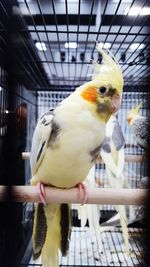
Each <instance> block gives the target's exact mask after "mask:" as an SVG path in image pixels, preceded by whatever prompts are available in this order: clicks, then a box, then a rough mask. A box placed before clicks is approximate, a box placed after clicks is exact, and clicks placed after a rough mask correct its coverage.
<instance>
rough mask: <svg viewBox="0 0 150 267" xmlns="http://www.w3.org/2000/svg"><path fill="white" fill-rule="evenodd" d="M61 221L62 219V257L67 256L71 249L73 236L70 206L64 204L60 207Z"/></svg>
mask: <svg viewBox="0 0 150 267" xmlns="http://www.w3.org/2000/svg"><path fill="white" fill-rule="evenodd" d="M60 212H61V219H60V227H61V244H60V249H61V252H62V255H63V256H65V255H66V254H67V251H68V248H69V240H70V235H71V213H70V207H69V205H68V204H62V205H61V207H60Z"/></svg>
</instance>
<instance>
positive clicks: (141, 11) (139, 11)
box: [125, 6, 150, 16]
mask: <svg viewBox="0 0 150 267" xmlns="http://www.w3.org/2000/svg"><path fill="white" fill-rule="evenodd" d="M127 13H128V15H129V16H138V15H139V16H148V15H150V7H143V8H141V7H140V6H136V7H131V8H130V9H129V8H127V9H126V10H125V15H126V14H127Z"/></svg>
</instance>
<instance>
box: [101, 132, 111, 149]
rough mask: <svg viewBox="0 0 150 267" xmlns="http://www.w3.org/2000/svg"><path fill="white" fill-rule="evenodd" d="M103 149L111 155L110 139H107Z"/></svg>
mask: <svg viewBox="0 0 150 267" xmlns="http://www.w3.org/2000/svg"><path fill="white" fill-rule="evenodd" d="M101 149H102V150H104V151H105V152H106V153H111V147H110V137H107V136H106V137H105V139H104V141H103V143H102V146H101Z"/></svg>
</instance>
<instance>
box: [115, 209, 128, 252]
mask: <svg viewBox="0 0 150 267" xmlns="http://www.w3.org/2000/svg"><path fill="white" fill-rule="evenodd" d="M117 209H118V211H119V214H120V224H121V227H122V233H123V239H124V243H125V250H126V253H127V255H129V254H130V250H129V233H128V226H127V216H126V211H125V206H118V208H117Z"/></svg>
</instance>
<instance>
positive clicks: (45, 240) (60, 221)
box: [32, 204, 71, 267]
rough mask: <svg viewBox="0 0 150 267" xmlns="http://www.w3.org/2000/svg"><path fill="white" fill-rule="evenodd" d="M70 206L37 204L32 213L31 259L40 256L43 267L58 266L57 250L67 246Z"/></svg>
mask: <svg viewBox="0 0 150 267" xmlns="http://www.w3.org/2000/svg"><path fill="white" fill-rule="evenodd" d="M70 220H71V219H70V207H69V205H67V204H62V205H59V204H47V205H46V206H43V204H38V205H37V207H36V209H35V214H34V227H33V237H32V238H33V259H34V260H36V259H37V258H38V257H39V256H40V255H41V256H42V266H43V267H58V266H59V259H58V250H59V249H61V251H62V254H63V255H66V253H67V250H68V247H69V238H70V233H71V227H70Z"/></svg>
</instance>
